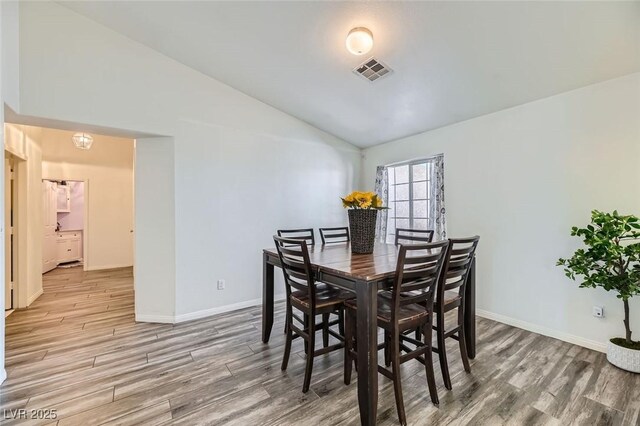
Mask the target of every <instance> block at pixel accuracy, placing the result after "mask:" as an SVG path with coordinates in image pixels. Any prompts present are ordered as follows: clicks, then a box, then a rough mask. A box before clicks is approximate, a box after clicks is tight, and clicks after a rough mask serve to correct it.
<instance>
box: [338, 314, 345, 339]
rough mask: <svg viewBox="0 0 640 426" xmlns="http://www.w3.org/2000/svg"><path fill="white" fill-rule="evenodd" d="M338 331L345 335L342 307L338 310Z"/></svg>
mask: <svg viewBox="0 0 640 426" xmlns="http://www.w3.org/2000/svg"><path fill="white" fill-rule="evenodd" d="M338 332H340V335H341V336H343V337H344V335H345V334H344V333H345V331H344V308H343V307H341V308H340V309H339V310H338Z"/></svg>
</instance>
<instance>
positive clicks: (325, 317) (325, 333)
mask: <svg viewBox="0 0 640 426" xmlns="http://www.w3.org/2000/svg"><path fill="white" fill-rule="evenodd" d="M327 346H329V314H322V347H323V348H326V347H327Z"/></svg>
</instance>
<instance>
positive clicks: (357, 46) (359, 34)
mask: <svg viewBox="0 0 640 426" xmlns="http://www.w3.org/2000/svg"><path fill="white" fill-rule="evenodd" d="M372 47H373V34H372V33H371V31H369V29H367V28H364V27H358V28H354V29H352V30H351V31H349V34H348V35H347V50H348V51H349V52H351V53H353V54H354V55H364V54H366V53H368V52H369V51H370V50H371V48H372Z"/></svg>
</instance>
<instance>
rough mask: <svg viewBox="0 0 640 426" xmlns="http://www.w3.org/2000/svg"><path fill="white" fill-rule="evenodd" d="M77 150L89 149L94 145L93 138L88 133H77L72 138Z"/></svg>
mask: <svg viewBox="0 0 640 426" xmlns="http://www.w3.org/2000/svg"><path fill="white" fill-rule="evenodd" d="M71 139H72V140H73V144H74V145H75V146H76V148H80V149H89V148H91V145H92V144H93V137H92V136H91V135H90V134H87V133H76V134H75V135H73V137H72V138H71Z"/></svg>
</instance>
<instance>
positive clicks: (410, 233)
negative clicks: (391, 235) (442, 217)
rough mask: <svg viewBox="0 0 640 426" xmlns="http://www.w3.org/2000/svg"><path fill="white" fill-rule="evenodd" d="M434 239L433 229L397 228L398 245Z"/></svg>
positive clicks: (426, 241) (421, 242)
mask: <svg viewBox="0 0 640 426" xmlns="http://www.w3.org/2000/svg"><path fill="white" fill-rule="evenodd" d="M431 241H433V230H431V229H406V228H398V229H396V245H398V243H402V244H414V243H418V244H423V243H430V242H431Z"/></svg>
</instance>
